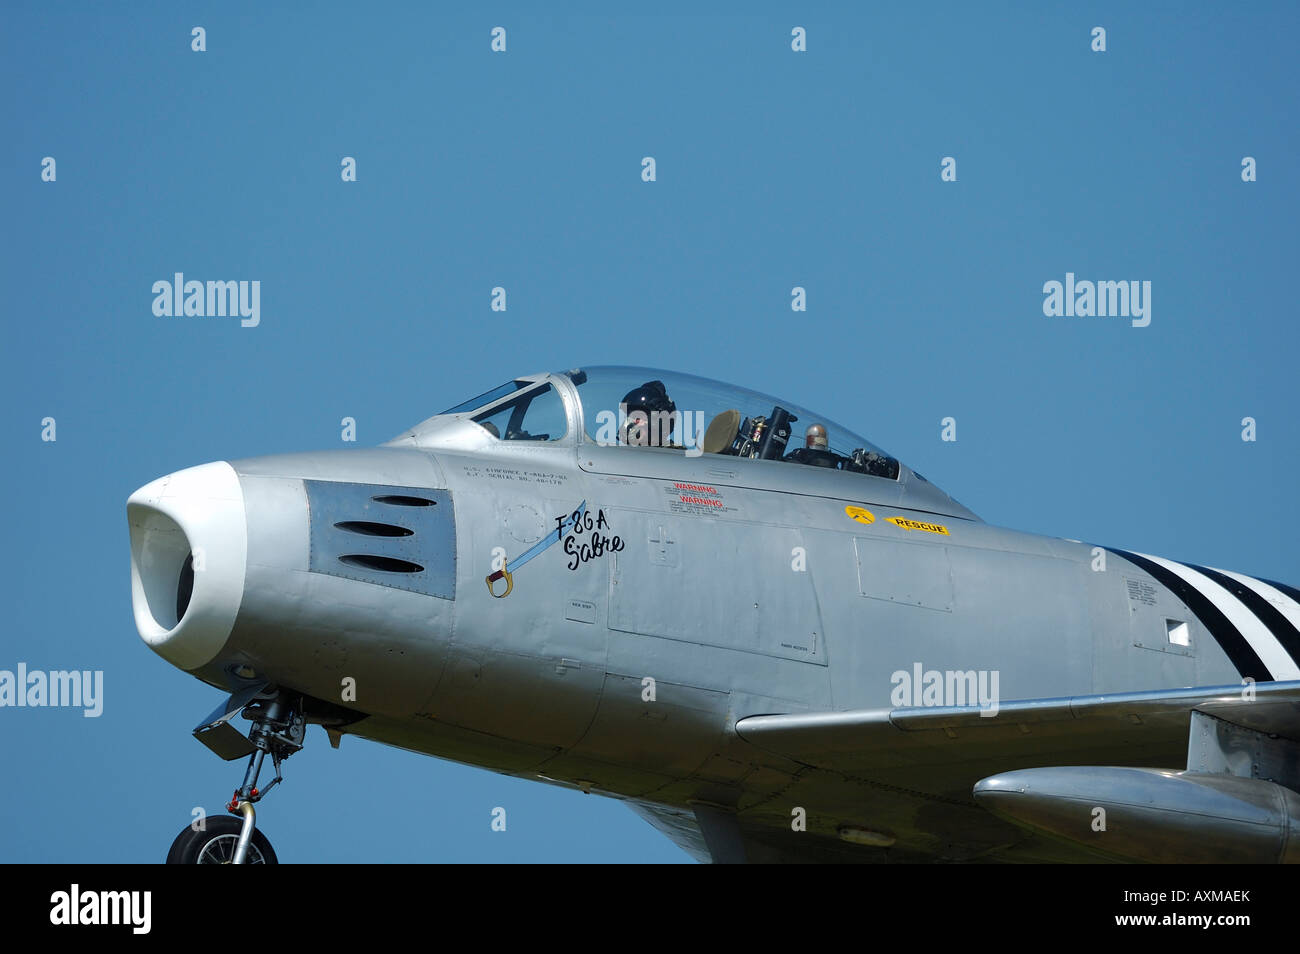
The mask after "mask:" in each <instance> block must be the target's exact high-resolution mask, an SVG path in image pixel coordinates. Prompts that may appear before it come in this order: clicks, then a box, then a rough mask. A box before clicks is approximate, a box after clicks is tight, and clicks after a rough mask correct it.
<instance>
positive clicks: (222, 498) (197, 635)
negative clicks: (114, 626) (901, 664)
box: [126, 461, 248, 669]
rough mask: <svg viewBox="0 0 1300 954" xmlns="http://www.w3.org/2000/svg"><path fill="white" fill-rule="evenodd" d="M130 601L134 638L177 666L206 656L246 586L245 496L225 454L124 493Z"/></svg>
mask: <svg viewBox="0 0 1300 954" xmlns="http://www.w3.org/2000/svg"><path fill="white" fill-rule="evenodd" d="M126 514H127V523H128V524H129V526H130V531H131V602H132V605H133V608H134V610H135V625H136V629H137V630H138V631H139V633H140V638H141V639H143V640H144V641H145V642H146V643H148V644H149V646H150V648H152V649H153V650H154V652H156V653H158V654H159V655H160V656H162V657H163V658H164V659H166V660H167V661H168V662H170V663H172V664H173V665H175V666H177V667H179V668H181V669H195V668H198V667H199V666H202V665H203V664H204V663H206V662H208V661H210V660H211V659H212V658H213V657H214V656H216V654H217V653H218V652H220V651H221V647H222V646H223V645H224V644H225V642H226V639H227V638H228V637H229V636H230V632H231V630H232V629H233V628H234V624H235V616H236V614H238V612H239V606H240V603H241V602H242V599H243V593H244V574H245V571H246V568H247V558H248V531H247V527H246V525H245V522H244V521H245V517H244V495H243V491H242V490H241V488H240V485H239V477H238V475H237V474H236V473H235V469H234V468H233V467H231V466H230V464H228V463H226V462H225V461H218V462H216V463H211V464H203V465H201V466H199V467H190V468H188V469H186V470H180V471H177V472H176V473H174V474H169V475H168V476H166V477H160V478H159V479H158V480H155V481H153V482H152V483H149V484H146V485H145V486H143V487H141V488H140V489H139V490H137V491H136V492H135V493H133V494H132V495H131V496H130V498H129V499H128V500H127V504H126Z"/></svg>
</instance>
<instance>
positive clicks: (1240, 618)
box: [1111, 550, 1300, 682]
mask: <svg viewBox="0 0 1300 954" xmlns="http://www.w3.org/2000/svg"><path fill="white" fill-rule="evenodd" d="M1111 552H1113V553H1116V554H1118V555H1119V556H1122V557H1123V558H1124V559H1126V560H1128V561H1129V562H1131V563H1133V564H1135V565H1136V566H1138V567H1141V568H1142V569H1143V570H1145V571H1146V572H1147V573H1149V574H1150V575H1151V576H1153V577H1155V579H1156V580H1158V581H1159V582H1160V583H1162V584H1164V585H1165V586H1166V587H1168V588H1169V589H1170V590H1171V591H1173V593H1174V594H1175V595H1176V596H1177V597H1178V598H1179V599H1180V600H1182V601H1183V602H1184V603H1186V604H1187V607H1188V608H1189V609H1190V610H1191V611H1192V612H1193V613H1195V614H1196V617H1197V619H1199V620H1200V621H1201V624H1202V625H1203V626H1204V627H1205V628H1206V629H1207V630H1209V632H1210V635H1212V636H1213V637H1214V638H1215V640H1216V641H1217V642H1218V644H1219V645H1220V646H1221V647H1222V648H1223V651H1224V652H1225V653H1226V654H1227V656H1228V658H1229V659H1230V660H1231V661H1232V664H1233V665H1234V666H1235V667H1236V668H1237V672H1238V673H1239V674H1240V675H1241V676H1243V677H1246V676H1250V677H1252V678H1253V679H1255V680H1256V681H1258V682H1268V681H1273V680H1292V679H1300V599H1298V597H1300V593H1298V592H1297V591H1295V590H1293V589H1291V588H1290V587H1286V586H1282V585H1279V584H1276V583H1269V582H1266V581H1264V580H1257V579H1255V578H1254V577H1248V576H1243V575H1242V574H1239V573H1230V572H1228V571H1225V570H1215V569H1211V568H1210V567H1203V566H1193V565H1190V564H1185V563H1176V562H1174V561H1173V560H1166V559H1164V558H1162V557H1157V556H1151V555H1149V554H1145V553H1131V552H1129V551H1128V550H1112V551H1111Z"/></svg>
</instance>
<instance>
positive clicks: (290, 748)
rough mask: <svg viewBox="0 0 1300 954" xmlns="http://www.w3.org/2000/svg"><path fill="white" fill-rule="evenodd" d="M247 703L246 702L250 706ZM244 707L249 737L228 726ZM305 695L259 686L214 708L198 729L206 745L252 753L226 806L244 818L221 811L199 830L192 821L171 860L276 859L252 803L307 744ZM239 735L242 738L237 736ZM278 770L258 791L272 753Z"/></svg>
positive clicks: (267, 861)
mask: <svg viewBox="0 0 1300 954" xmlns="http://www.w3.org/2000/svg"><path fill="white" fill-rule="evenodd" d="M244 703H247V704H246V705H245V704H244ZM241 709H242V711H243V715H244V718H246V719H249V720H251V721H252V723H253V725H252V727H251V728H250V729H249V730H248V737H247V739H245V738H244V737H243V736H242V735H241V734H240V733H239V732H238V731H237V730H235V729H234V728H233V727H232V726H230V725H229V720H230V719H231V718H232V717H233V716H234V715H235V713H236V712H239V711H240V710H241ZM302 710H303V705H302V699H301V697H296V696H294V695H291V694H290V693H287V692H283V691H279V690H276V689H273V688H259V689H258V690H256V691H250V692H248V693H245V694H242V695H235V696H232V697H231V699H230V701H229V702H228V703H227V704H226V706H225V707H224V711H223V710H221V709H219V710H218V712H217V713H214V716H216V718H210V719H209V721H208V722H207V723H205V724H204V725H202V726H199V728H198V729H196V730H195V735H196V736H198V737H199V740H200V741H202V742H203V743H204V744H205V745H208V747H209V748H211V749H212V750H213V751H214V752H217V753H218V754H223V753H231V752H233V753H234V754H233V755H231V754H225V755H223V757H225V758H227V759H230V758H238V757H239V756H240V755H242V754H244V752H245V751H248V752H249V755H248V766H247V768H245V770H244V782H243V784H242V785H240V786H239V788H237V789H235V794H234V796H233V797H232V798H231V799H230V803H229V804H228V805H227V806H226V810H227V811H228V812H230V813H231V814H232V815H238V816H242V821H241V819H239V818H227V817H225V816H217V817H215V818H211V819H207V818H205V819H204V820H203V822H202V823H199V822H196V823H195V824H201V826H202V827H201V829H200V830H197V831H196V830H195V829H194V826H193V825H191V826H190V827H189V828H186V829H185V830H184V831H182V832H181V833H180V834H179V835H177V836H176V840H175V841H174V842H172V847H171V851H169V852H168V853H167V863H168V864H234V865H242V864H272V865H273V864H276V863H277V860H276V857H275V850H274V849H273V848H272V847H271V843H270V841H268V840H267V838H266V836H265V835H263V834H262V833H261V832H260V831H258V830H257V828H256V821H257V813H256V811H255V810H254V809H253V805H254V804H256V803H257V802H259V801H261V800H262V798H263V797H264V796H265V795H266V794H267V792H269V791H271V789H273V788H275V786H277V785H279V784H280V782H282V781H283V778H282V777H281V775H280V763H281V762H282V761H283V760H284V759H287V758H288V757H289V756H291V755H293V753H295V752H297V751H298V750H299V749H301V748H302V744H303V740H304V737H305V735H306V731H307V720H306V717H305V716H304V714H303V711H302ZM235 738H237V739H238V741H234V740H233V739H235ZM268 754H269V755H270V756H271V764H272V766H273V767H274V769H275V778H273V779H272V780H271V782H270V784H269V785H267V786H266V788H265V789H262V790H259V789H258V787H257V779H258V777H259V776H260V775H261V774H262V767H263V764H264V763H265V761H266V756H267V755H268Z"/></svg>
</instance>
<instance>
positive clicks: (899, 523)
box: [886, 517, 951, 537]
mask: <svg viewBox="0 0 1300 954" xmlns="http://www.w3.org/2000/svg"><path fill="white" fill-rule="evenodd" d="M886 520H887V522H889V523H892V524H893V525H894V526H896V527H902V528H903V529H904V530H924V531H926V532H927V533H942V534H943V535H944V536H945V537H947V536H951V534H950V533H948V528H947V527H945V526H944V525H943V524H941V523H922V522H921V521H920V520H908V519H907V518H906V517H887V518H886Z"/></svg>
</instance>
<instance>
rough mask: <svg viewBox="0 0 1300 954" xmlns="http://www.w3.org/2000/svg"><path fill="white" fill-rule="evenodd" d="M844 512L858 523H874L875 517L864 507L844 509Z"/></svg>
mask: <svg viewBox="0 0 1300 954" xmlns="http://www.w3.org/2000/svg"><path fill="white" fill-rule="evenodd" d="M844 512H845V513H847V514H848V515H849V516H850V517H852V518H853V519H854V520H856V521H857V522H858V523H875V522H876V515H875V514H874V513H872V512H871V511H870V510H868V509H867V508H866V507H845V508H844Z"/></svg>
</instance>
